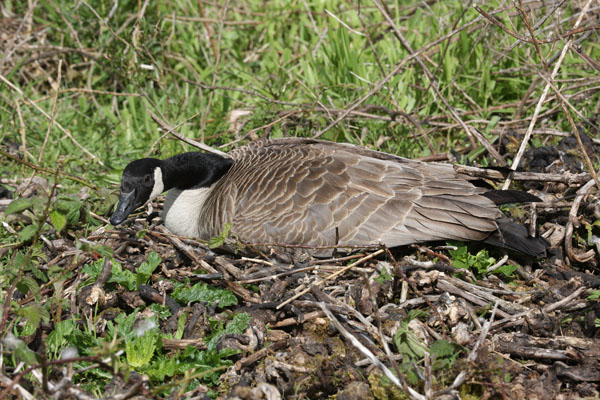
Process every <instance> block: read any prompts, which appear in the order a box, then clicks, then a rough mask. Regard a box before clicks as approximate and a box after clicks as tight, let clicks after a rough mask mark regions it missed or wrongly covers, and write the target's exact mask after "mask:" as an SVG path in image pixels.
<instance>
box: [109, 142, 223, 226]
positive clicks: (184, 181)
mask: <svg viewBox="0 0 600 400" xmlns="http://www.w3.org/2000/svg"><path fill="white" fill-rule="evenodd" d="M232 165H233V160H231V159H230V158H226V157H222V156H220V155H216V154H205V153H200V152H188V153H182V154H178V155H176V156H173V157H170V158H167V159H165V160H158V159H156V158H142V159H139V160H135V161H132V162H131V163H129V164H128V165H127V167H125V170H123V178H122V180H121V193H120V195H119V203H118V204H117V207H116V209H115V211H114V212H113V214H112V216H111V217H110V223H111V225H119V224H120V223H122V222H123V221H125V219H126V218H127V216H128V215H129V214H130V213H131V212H132V211H134V210H135V209H137V208H138V207H141V206H143V205H144V204H146V203H147V202H148V201H151V200H154V199H155V198H156V197H157V196H158V195H159V194H161V193H162V192H164V191H165V190H169V189H172V188H177V189H180V190H187V189H190V188H193V187H208V186H210V185H212V184H213V183H215V182H216V181H217V180H219V179H220V178H221V177H222V176H223V175H225V173H227V171H228V170H229V168H230V167H231V166H232Z"/></svg>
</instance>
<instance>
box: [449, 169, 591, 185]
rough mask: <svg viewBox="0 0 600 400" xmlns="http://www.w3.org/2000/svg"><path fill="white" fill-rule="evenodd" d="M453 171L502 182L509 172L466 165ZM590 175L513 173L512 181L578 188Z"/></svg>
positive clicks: (584, 173)
mask: <svg viewBox="0 0 600 400" xmlns="http://www.w3.org/2000/svg"><path fill="white" fill-rule="evenodd" d="M454 170H455V171H456V172H458V173H461V174H467V175H469V176H476V177H481V178H489V179H497V180H502V179H505V178H506V177H507V175H509V172H505V171H499V170H495V169H486V168H477V167H470V166H467V165H458V164H455V165H454ZM590 178H591V175H590V174H589V173H587V172H582V173H579V174H573V173H571V172H565V173H562V174H549V173H543V172H513V173H512V179H513V180H515V181H535V182H562V183H566V184H567V185H569V186H579V185H581V184H582V183H583V182H585V181H586V180H588V179H590Z"/></svg>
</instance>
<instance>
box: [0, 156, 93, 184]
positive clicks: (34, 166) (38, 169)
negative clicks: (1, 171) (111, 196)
mask: <svg viewBox="0 0 600 400" xmlns="http://www.w3.org/2000/svg"><path fill="white" fill-rule="evenodd" d="M0 155H2V156H4V157H6V158H8V159H10V160H12V161H14V162H16V163H19V164H23V165H26V166H27V167H29V168H31V169H33V170H35V171H38V172H44V173H46V174H49V175H53V174H56V171H52V170H50V169H48V168H43V167H39V166H37V165H34V164H32V163H30V162H27V161H25V160H21V159H20V158H18V157H15V156H13V155H12V154H9V153H7V152H5V151H4V150H2V149H0ZM58 175H60V176H62V177H65V178H66V179H69V180H72V181H74V182H77V183H81V184H82V185H85V186H87V187H89V188H90V189H94V190H100V188H99V187H98V186H96V185H94V184H91V183H89V182H86V181H84V180H83V179H81V178H79V177H77V176H73V175H70V174H67V173H66V172H62V171H59V172H58Z"/></svg>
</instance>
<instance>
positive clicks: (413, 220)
mask: <svg viewBox="0 0 600 400" xmlns="http://www.w3.org/2000/svg"><path fill="white" fill-rule="evenodd" d="M228 156H229V158H228V157H222V156H219V155H215V154H205V153H200V152H190V153H183V154H178V155H176V156H173V157H171V158H167V159H165V160H158V159H154V158H143V159H140V160H136V161H133V162H131V163H130V164H129V165H127V167H126V168H125V170H124V171H123V180H122V184H121V193H120V197H119V203H118V205H117V208H116V210H115V212H114V213H113V215H112V216H111V218H110V222H111V224H112V225H118V224H120V223H121V222H123V221H124V220H125V219H126V218H127V216H128V215H129V213H131V212H132V211H133V210H135V209H136V208H138V207H140V206H142V205H144V204H145V203H146V202H148V201H149V200H152V199H154V198H155V197H157V196H158V195H159V194H160V193H162V192H163V191H165V190H168V191H169V192H168V194H167V198H166V200H165V203H164V208H163V214H162V215H163V219H164V222H165V225H166V227H167V228H168V229H169V230H171V231H172V232H173V233H175V234H177V235H182V236H190V237H196V238H199V239H205V240H206V239H209V238H211V237H214V236H217V235H220V234H221V233H222V231H223V229H224V226H225V225H226V224H227V223H231V233H232V234H234V235H235V236H236V237H237V238H238V239H239V240H240V241H241V242H242V243H251V244H252V243H255V244H256V243H274V244H302V245H308V246H315V247H317V246H332V245H336V244H346V245H368V244H377V243H383V244H385V245H386V246H388V247H395V246H401V245H406V244H411V243H418V242H427V241H436V240H447V239H451V240H465V241H471V240H475V241H486V242H488V243H491V244H493V245H496V246H501V247H505V248H508V249H512V250H516V251H519V252H521V253H525V254H528V255H532V256H543V255H544V254H545V250H546V248H547V247H548V242H547V241H546V240H545V239H543V238H533V237H529V236H528V233H527V230H526V229H525V228H524V227H522V226H521V225H518V224H515V223H512V222H509V221H508V220H507V218H505V217H504V215H503V214H502V213H501V212H500V210H499V209H498V207H497V204H503V203H506V202H521V201H536V200H538V199H537V198H536V197H535V196H532V195H529V194H528V193H524V192H518V191H506V192H502V191H488V190H487V189H484V188H479V187H476V186H474V185H473V184H472V183H471V182H470V181H469V180H470V179H472V178H469V177H468V176H466V175H462V174H459V173H457V172H455V170H454V168H453V166H452V165H450V164H433V163H424V162H419V161H414V160H409V159H405V158H402V157H398V156H394V155H391V154H386V153H381V152H377V151H374V150H368V149H365V148H362V147H358V146H354V145H349V144H341V143H332V142H325V141H320V140H312V139H303V138H294V139H292V138H289V139H279V140H270V141H257V142H252V143H250V144H248V145H246V146H244V147H240V148H238V149H236V150H233V151H231V152H230V153H228ZM503 193H504V194H503ZM507 198H508V201H506V200H507ZM327 253H328V254H331V250H329V251H328V252H325V251H323V250H320V251H316V250H315V251H313V254H314V255H326V254H327Z"/></svg>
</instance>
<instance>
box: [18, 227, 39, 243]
mask: <svg viewBox="0 0 600 400" xmlns="http://www.w3.org/2000/svg"><path fill="white" fill-rule="evenodd" d="M37 230H38V224H31V225H27V226H26V227H25V228H23V229H21V232H19V240H20V241H22V242H26V241H28V240H29V239H31V238H32V237H33V235H35V233H36V232H37Z"/></svg>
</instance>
